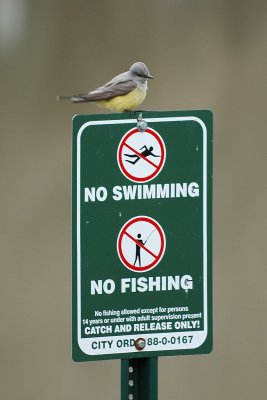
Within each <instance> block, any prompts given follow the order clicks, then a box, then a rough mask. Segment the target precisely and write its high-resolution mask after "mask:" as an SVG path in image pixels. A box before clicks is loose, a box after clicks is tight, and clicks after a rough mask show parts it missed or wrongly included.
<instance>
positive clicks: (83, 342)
mask: <svg viewBox="0 0 267 400" xmlns="http://www.w3.org/2000/svg"><path fill="white" fill-rule="evenodd" d="M74 118H75V116H74ZM145 120H146V122H147V123H149V122H177V121H179V122H183V121H195V122H196V123H198V124H199V125H200V126H201V128H202V131H203V294H204V299H203V306H204V329H203V331H197V332H194V338H193V340H192V342H191V343H182V344H180V345H179V346H178V345H177V344H171V343H170V340H171V339H170V338H171V337H173V336H174V335H176V336H187V335H188V336H190V335H192V333H193V331H188V332H171V333H160V334H159V333H152V334H144V335H142V337H143V338H144V339H146V338H148V337H149V338H151V337H157V338H159V337H167V340H168V342H169V343H168V344H167V345H164V346H162V348H160V349H159V348H158V346H149V348H148V346H147V347H146V349H145V350H144V351H145V352H149V351H166V350H185V349H195V348H198V347H200V346H201V345H202V344H203V343H204V342H205V340H206V337H207V334H208V288H207V279H208V275H207V267H208V266H207V240H208V237H207V236H208V232H207V128H206V125H205V124H204V122H203V121H202V120H201V119H200V118H198V117H195V116H187V117H156V118H145ZM110 124H112V125H116V124H136V119H123V120H104V121H101V120H99V121H89V122H86V123H85V124H83V125H82V126H81V127H80V129H79V131H78V134H77V164H76V167H77V169H76V171H77V176H76V179H77V187H76V188H77V192H76V196H77V226H76V229H77V232H76V234H77V337H78V345H79V347H80V349H81V351H82V352H83V353H85V354H87V355H89V356H102V355H106V354H125V353H136V349H135V347H134V346H129V347H127V346H124V347H123V351H122V349H121V348H120V347H118V346H117V345H116V343H117V342H118V340H120V339H121V340H124V339H129V341H130V340H131V339H134V340H136V339H137V338H138V337H139V336H140V334H139V335H122V336H108V337H101V338H100V341H106V340H109V341H112V343H114V346H113V345H112V346H111V347H110V348H104V349H98V348H96V349H95V350H94V349H93V343H95V342H97V338H95V337H94V338H82V336H81V329H82V327H81V234H80V232H81V230H80V222H81V221H80V218H81V209H80V205H81V198H80V197H81V196H80V184H81V136H82V134H83V132H84V131H85V129H86V128H88V127H89V126H96V125H110ZM99 350H100V351H99Z"/></svg>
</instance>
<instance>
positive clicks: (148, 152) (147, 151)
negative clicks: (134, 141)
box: [123, 145, 160, 164]
mask: <svg viewBox="0 0 267 400" xmlns="http://www.w3.org/2000/svg"><path fill="white" fill-rule="evenodd" d="M143 149H144V150H143ZM141 150H143V151H142V152H141V153H140V155H141V156H143V157H145V158H146V157H149V156H152V157H160V156H159V155H157V154H154V153H152V150H153V146H150V147H149V148H147V146H146V145H144V146H143V147H141V148H140V151H141ZM123 155H124V156H126V157H130V158H135V160H133V161H131V160H125V161H127V162H128V163H130V164H136V163H137V161H139V160H140V158H141V157H140V156H139V155H137V154H126V153H124V154H123Z"/></svg>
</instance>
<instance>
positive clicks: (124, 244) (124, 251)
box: [117, 216, 166, 272]
mask: <svg viewBox="0 0 267 400" xmlns="http://www.w3.org/2000/svg"><path fill="white" fill-rule="evenodd" d="M165 243H166V240H165V235H164V231H163V229H162V227H161V226H160V224H159V223H158V222H157V221H155V220H154V219H152V218H150V217H146V216H138V217H135V218H132V219H130V220H129V221H128V222H127V223H126V224H125V225H124V226H123V227H122V229H121V231H120V233H119V235H118V240H117V251H118V255H119V257H120V260H121V262H122V263H123V264H124V265H125V266H126V267H127V268H129V269H131V270H132V271H136V272H143V271H148V270H150V269H152V268H154V267H155V266H156V265H157V264H158V263H159V262H160V261H161V259H162V257H163V255H164V251H165Z"/></svg>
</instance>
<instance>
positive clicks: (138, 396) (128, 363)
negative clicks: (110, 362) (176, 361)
mask: <svg viewBox="0 0 267 400" xmlns="http://www.w3.org/2000/svg"><path fill="white" fill-rule="evenodd" d="M157 399H158V357H149V358H133V359H124V360H122V361H121V400H157Z"/></svg>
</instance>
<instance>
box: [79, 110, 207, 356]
mask: <svg viewBox="0 0 267 400" xmlns="http://www.w3.org/2000/svg"><path fill="white" fill-rule="evenodd" d="M142 118H143V119H144V120H145V121H146V122H147V127H146V129H145V130H143V131H140V130H139V129H138V128H137V120H136V116H135V114H133V113H125V114H108V115H77V116H75V117H74V119H73V359H74V360H75V361H88V360H96V359H112V358H135V357H150V356H151V357H152V356H163V355H179V354H197V353H208V352H210V351H211V348H212V323H211V317H212V315H211V261H212V260H211V196H212V113H211V112H210V111H183V112H179V111H172V112H143V115H142Z"/></svg>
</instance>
